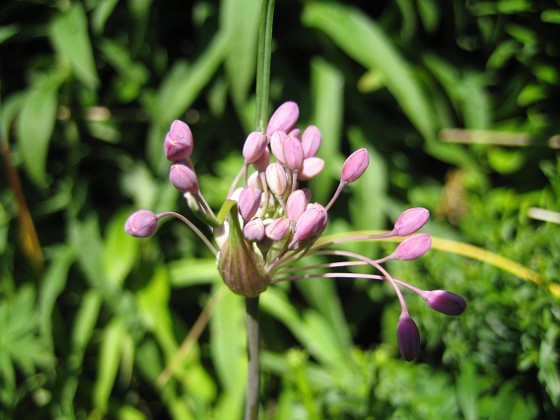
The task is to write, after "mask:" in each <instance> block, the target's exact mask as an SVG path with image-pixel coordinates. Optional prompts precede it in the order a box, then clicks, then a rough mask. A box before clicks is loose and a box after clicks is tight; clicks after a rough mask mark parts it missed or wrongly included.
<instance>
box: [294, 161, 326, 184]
mask: <svg viewBox="0 0 560 420" xmlns="http://www.w3.org/2000/svg"><path fill="white" fill-rule="evenodd" d="M324 167H325V161H324V160H323V159H321V158H318V157H309V158H307V159H304V161H303V165H302V167H301V171H300V172H299V174H298V179H299V180H300V181H307V180H308V179H311V178H314V177H316V176H317V175H319V174H320V173H321V171H322V170H323V168H324Z"/></svg>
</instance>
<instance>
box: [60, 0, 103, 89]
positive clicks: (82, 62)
mask: <svg viewBox="0 0 560 420" xmlns="http://www.w3.org/2000/svg"><path fill="white" fill-rule="evenodd" d="M51 38H52V42H53V44H54V46H55V48H56V50H57V52H58V53H59V54H60V55H61V56H62V57H64V59H65V60H66V61H67V62H68V63H70V66H71V68H72V71H73V72H74V74H75V75H76V77H77V78H78V79H79V80H80V81H81V82H82V83H84V84H85V85H86V86H88V87H89V88H96V87H97V85H98V84H99V80H98V77H97V71H96V69H95V61H94V58H93V49H92V47H91V43H90V39H89V34H88V22H87V16H86V13H85V11H84V9H83V6H82V4H81V3H79V2H75V3H74V4H73V6H72V8H71V9H70V10H69V11H67V12H65V13H61V14H60V15H58V16H57V17H56V19H54V21H53V23H52V26H51Z"/></svg>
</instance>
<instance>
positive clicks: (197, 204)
mask: <svg viewBox="0 0 560 420" xmlns="http://www.w3.org/2000/svg"><path fill="white" fill-rule="evenodd" d="M298 117H299V108H298V106H297V104H296V103H295V102H286V103H284V104H282V105H281V106H280V107H278V109H277V110H276V111H275V112H274V113H273V114H272V117H271V118H270V121H269V122H268V126H267V129H266V133H264V132H259V131H255V132H252V133H250V134H249V135H248V137H247V138H246V140H245V143H244V145H243V152H242V154H243V165H242V167H241V168H240V170H239V173H238V174H237V176H236V177H235V179H234V180H233V181H232V183H231V187H230V189H229V193H228V196H227V197H226V200H225V202H224V204H223V205H222V207H221V209H220V210H219V212H218V213H217V215H216V213H214V210H213V209H212V208H211V207H210V206H209V205H208V203H207V202H206V200H205V198H204V196H203V194H202V191H200V187H199V183H198V177H197V174H196V170H195V168H194V165H193V164H192V162H191V161H190V156H191V153H192V150H193V141H192V134H191V130H190V128H189V127H188V126H187V125H186V124H185V123H183V122H181V121H174V122H173V123H172V125H171V128H170V130H169V133H168V134H167V135H166V137H165V141H164V145H165V146H164V147H165V151H166V156H167V158H168V159H169V160H170V161H171V162H172V165H171V167H170V172H169V179H170V181H171V183H172V184H173V185H174V186H175V188H177V189H178V190H179V191H180V192H181V193H183V195H184V197H185V199H186V203H187V205H188V207H189V209H190V210H191V212H192V214H193V215H194V216H196V217H197V218H198V219H200V220H201V221H202V222H203V223H205V224H206V225H207V226H208V229H207V232H203V231H201V230H199V229H198V228H197V227H196V226H195V225H194V224H193V223H192V222H191V221H190V220H189V219H188V218H187V217H185V216H183V215H180V214H177V213H173V212H164V213H161V214H158V215H155V214H154V213H152V212H150V211H147V210H140V211H138V212H136V213H134V214H133V215H131V216H130V218H129V219H128V220H127V222H126V226H125V230H126V232H127V233H129V234H131V235H133V236H137V237H147V236H151V235H153V234H154V233H155V231H156V229H157V223H158V220H159V219H161V218H162V217H166V216H174V217H176V218H178V219H180V220H181V221H183V222H184V223H185V224H187V225H188V226H189V227H190V228H191V229H192V230H193V231H194V232H195V233H196V234H197V235H198V236H199V237H200V239H201V240H202V241H203V242H204V244H205V245H206V246H207V247H208V249H210V251H211V252H212V253H213V254H214V255H215V256H216V260H217V267H218V272H219V274H220V276H221V277H222V279H223V281H224V283H225V284H226V285H227V286H228V287H229V288H230V289H231V290H232V291H233V292H234V293H236V294H238V295H241V296H244V297H254V296H257V295H259V294H260V293H263V292H264V291H265V290H266V289H267V288H268V287H269V286H270V285H271V284H274V283H279V282H283V281H296V280H300V279H305V278H366V279H373V280H381V281H387V282H389V284H390V285H391V287H392V288H393V289H394V291H395V294H396V295H397V298H398V299H399V302H400V304H401V309H402V315H401V318H400V320H399V323H398V326H397V337H398V347H399V350H400V353H401V354H402V356H403V358H405V359H406V360H412V359H414V358H415V357H416V356H417V355H418V352H419V349H420V334H419V331H418V327H417V326H416V323H415V322H414V321H413V320H412V319H411V318H410V316H409V314H408V309H407V307H406V302H405V299H404V296H403V294H402V291H401V288H405V289H408V290H409V291H412V292H414V293H416V294H418V295H420V296H421V297H422V298H424V300H425V301H426V302H427V303H428V305H429V306H430V307H431V308H433V309H435V310H436V311H439V312H442V313H444V314H447V315H458V314H459V313H461V312H463V310H464V309H465V307H466V302H465V301H464V299H463V298H461V297H460V296H458V295H455V294H453V293H451V292H447V291H441V290H436V291H423V290H421V289H418V288H416V287H414V286H412V285H410V284H408V283H406V282H404V281H402V280H399V279H395V278H393V277H392V276H391V275H390V274H389V272H388V271H387V270H386V269H385V268H384V267H383V263H385V262H387V261H389V260H401V261H407V260H413V259H416V258H418V257H420V256H422V255H424V254H425V253H426V252H428V250H429V249H430V247H431V238H430V236H429V235H428V234H427V233H420V234H416V235H414V236H411V237H408V238H406V239H404V240H403V241H402V242H401V243H400V244H399V245H398V246H397V247H396V249H395V251H394V252H393V253H391V254H389V255H387V256H385V257H383V258H379V259H371V258H370V257H368V256H365V255H360V254H357V253H354V252H350V251H343V250H336V249H334V247H335V246H336V245H338V244H341V243H345V242H350V241H355V240H379V239H384V238H389V237H397V236H407V235H410V234H412V233H415V232H416V231H418V230H419V229H420V228H422V227H423V226H424V224H425V223H426V222H427V220H428V218H429V212H428V210H426V209H424V208H413V209H409V210H406V211H405V212H403V213H402V214H401V215H400V216H399V217H398V218H397V221H396V222H395V224H394V228H393V230H391V231H389V232H386V233H383V234H373V233H372V234H369V233H366V234H364V233H363V232H362V233H360V232H354V233H352V232H350V233H348V234H346V235H342V236H341V235H337V236H336V237H333V238H329V237H326V238H325V237H323V234H324V232H325V230H327V225H328V220H329V211H330V209H331V207H332V206H333V205H334V204H335V202H336V201H337V199H338V197H339V196H340V194H341V192H342V190H343V189H344V188H345V187H346V186H347V185H348V184H350V183H353V182H356V181H357V180H358V179H359V178H360V177H361V176H362V175H363V174H364V172H365V171H366V169H367V168H368V166H369V156H368V152H367V149H365V148H362V149H359V150H357V151H355V152H354V153H352V154H351V155H350V156H349V157H348V158H347V159H346V161H345V162H344V165H343V166H342V168H341V170H340V181H339V185H338V187H337V189H336V191H334V193H333V195H332V198H331V199H330V200H329V202H328V203H327V204H325V205H324V204H321V203H318V202H314V201H313V200H312V195H311V192H310V191H309V190H308V189H307V188H305V186H303V185H301V182H302V181H306V180H308V179H310V178H313V177H315V176H317V175H318V174H319V173H320V172H321V171H322V170H323V168H324V166H325V162H324V161H323V159H321V158H320V157H318V156H317V153H318V152H319V146H320V144H321V141H322V140H321V139H322V136H321V132H320V130H319V128H317V127H316V126H309V127H307V128H305V129H303V131H302V130H300V129H299V128H297V127H296V124H297V120H298ZM312 255H315V256H317V255H320V256H323V257H327V258H330V259H336V260H342V261H330V262H328V263H325V264H321V265H319V266H318V265H309V266H305V265H304V264H298V265H297V267H296V266H294V264H293V263H294V262H296V261H300V260H303V259H304V258H305V257H308V256H312ZM357 264H360V265H362V264H363V265H369V266H370V267H372V268H373V269H375V270H376V271H377V273H378V274H360V273H353V272H346V271H341V270H344V267H347V266H351V265H357ZM316 269H325V270H327V272H317V270H316ZM310 270H313V271H310Z"/></svg>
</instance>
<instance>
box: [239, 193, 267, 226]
mask: <svg viewBox="0 0 560 420" xmlns="http://www.w3.org/2000/svg"><path fill="white" fill-rule="evenodd" d="M261 195H262V193H261V190H259V189H258V188H243V189H242V190H241V193H240V194H239V201H238V203H237V204H238V207H239V214H241V217H242V218H243V220H245V221H246V222H247V221H249V220H251V218H252V217H253V216H254V215H255V214H256V213H257V210H258V209H259V206H260V204H261Z"/></svg>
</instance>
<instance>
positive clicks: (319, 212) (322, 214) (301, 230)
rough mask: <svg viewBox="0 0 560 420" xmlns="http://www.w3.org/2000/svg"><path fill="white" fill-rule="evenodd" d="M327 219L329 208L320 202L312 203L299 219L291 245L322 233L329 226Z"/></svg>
mask: <svg viewBox="0 0 560 420" xmlns="http://www.w3.org/2000/svg"><path fill="white" fill-rule="evenodd" d="M327 221H328V216H327V210H325V208H324V207H323V206H322V205H320V204H318V203H315V204H311V205H310V206H309V207H307V209H306V210H305V211H304V212H303V214H302V215H301V216H300V218H299V219H298V220H297V222H296V226H295V228H294V232H295V233H294V239H293V241H292V243H291V244H290V245H293V244H294V243H296V242H297V241H303V240H305V239H308V238H312V237H315V236H317V235H320V234H321V233H323V231H324V230H325V228H326V227H327Z"/></svg>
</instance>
